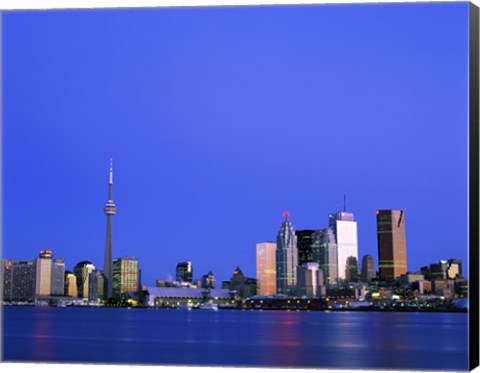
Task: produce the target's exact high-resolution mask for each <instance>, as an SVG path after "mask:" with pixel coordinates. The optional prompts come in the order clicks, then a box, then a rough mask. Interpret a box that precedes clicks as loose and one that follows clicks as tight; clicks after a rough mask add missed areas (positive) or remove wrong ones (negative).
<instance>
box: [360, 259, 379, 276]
mask: <svg viewBox="0 0 480 373" xmlns="http://www.w3.org/2000/svg"><path fill="white" fill-rule="evenodd" d="M375 277H377V272H376V271H375V262H374V261H373V256H371V255H364V256H363V258H362V281H363V282H369V281H370V280H371V279H372V278H375Z"/></svg>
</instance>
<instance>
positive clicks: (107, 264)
mask: <svg viewBox="0 0 480 373" xmlns="http://www.w3.org/2000/svg"><path fill="white" fill-rule="evenodd" d="M112 193H113V164H112V158H110V178H109V182H108V201H107V204H106V205H105V208H104V209H103V211H104V212H105V215H107V240H106V245H105V261H104V265H103V272H104V274H105V278H106V280H107V298H110V297H111V296H112V294H113V272H112V220H113V215H115V213H116V212H117V208H116V207H115V203H113V194H112Z"/></svg>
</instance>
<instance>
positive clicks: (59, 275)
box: [51, 259, 65, 295]
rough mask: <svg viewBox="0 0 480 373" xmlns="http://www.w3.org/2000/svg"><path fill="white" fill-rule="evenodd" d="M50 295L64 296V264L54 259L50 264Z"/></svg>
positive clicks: (60, 260) (61, 260)
mask: <svg viewBox="0 0 480 373" xmlns="http://www.w3.org/2000/svg"><path fill="white" fill-rule="evenodd" d="M51 293H52V295H64V294H65V262H64V261H63V259H55V260H54V261H53V264H52V292H51Z"/></svg>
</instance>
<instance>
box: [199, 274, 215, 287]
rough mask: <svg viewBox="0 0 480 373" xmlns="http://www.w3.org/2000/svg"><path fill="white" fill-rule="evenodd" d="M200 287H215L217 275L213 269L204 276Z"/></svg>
mask: <svg viewBox="0 0 480 373" xmlns="http://www.w3.org/2000/svg"><path fill="white" fill-rule="evenodd" d="M200 287H201V288H203V289H215V276H214V275H213V273H212V272H211V271H210V272H208V273H207V274H206V275H203V276H202V279H201V280H200Z"/></svg>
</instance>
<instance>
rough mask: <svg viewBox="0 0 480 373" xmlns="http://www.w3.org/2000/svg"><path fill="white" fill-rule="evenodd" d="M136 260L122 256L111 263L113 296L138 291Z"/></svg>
mask: <svg viewBox="0 0 480 373" xmlns="http://www.w3.org/2000/svg"><path fill="white" fill-rule="evenodd" d="M138 289H139V282H138V259H137V258H133V257H129V256H124V257H122V258H118V259H115V260H114V261H113V296H114V297H121V296H124V295H126V294H127V293H133V292H136V291H138Z"/></svg>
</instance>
